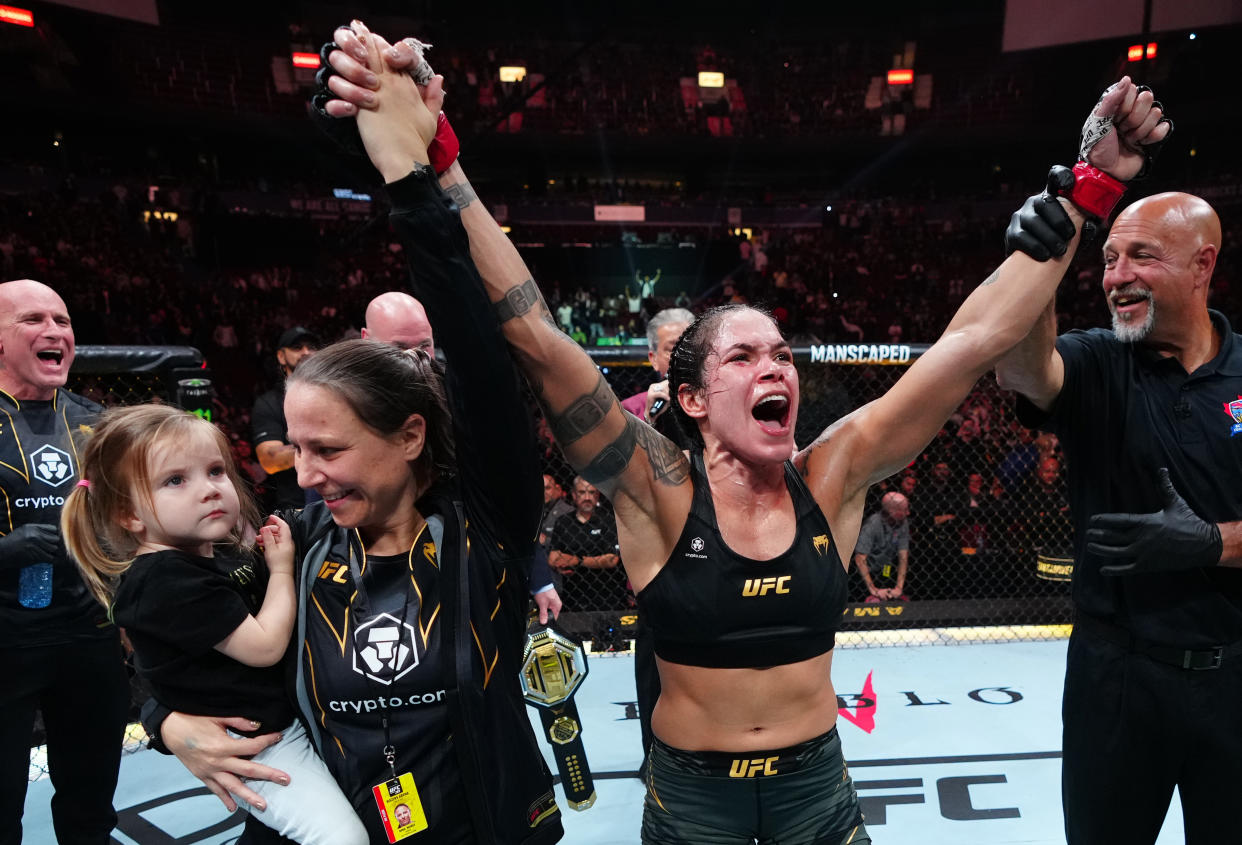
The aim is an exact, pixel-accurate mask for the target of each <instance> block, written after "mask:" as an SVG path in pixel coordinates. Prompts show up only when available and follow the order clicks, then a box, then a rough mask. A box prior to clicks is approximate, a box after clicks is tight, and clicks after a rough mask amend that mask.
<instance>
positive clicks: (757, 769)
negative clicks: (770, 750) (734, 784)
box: [729, 757, 780, 778]
mask: <svg viewBox="0 0 1242 845" xmlns="http://www.w3.org/2000/svg"><path fill="white" fill-rule="evenodd" d="M779 759H780V758H779V757H757V758H755V759H754V760H746V759H737V760H734V761H733V764H732V765H730V766H729V777H731V778H753V777H757V776H759V775H774V774H777V771H776V766H775V765H774V764H775V763H776V761H777V760H779Z"/></svg>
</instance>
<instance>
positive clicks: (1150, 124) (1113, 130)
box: [996, 76, 1173, 411]
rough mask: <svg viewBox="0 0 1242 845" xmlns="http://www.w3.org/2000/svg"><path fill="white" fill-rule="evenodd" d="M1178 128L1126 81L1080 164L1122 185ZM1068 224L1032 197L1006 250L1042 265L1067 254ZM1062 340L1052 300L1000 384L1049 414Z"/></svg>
mask: <svg viewBox="0 0 1242 845" xmlns="http://www.w3.org/2000/svg"><path fill="white" fill-rule="evenodd" d="M1172 128H1173V124H1172V123H1171V122H1170V121H1169V120H1168V118H1166V117H1165V116H1164V108H1163V107H1162V106H1161V105H1160V104H1159V103H1158V102H1156V100H1155V98H1154V96H1153V94H1152V93H1151V91H1149V90H1146V89H1144V88H1140V87H1138V86H1135V85H1134V84H1133V83H1131V82H1130V78H1129V77H1128V76H1127V77H1122V79H1121V80H1120V81H1119V82H1118V83H1117V84H1116V85H1113V86H1111V87H1110V88H1109V89H1108V90H1107V91H1105V92H1104V94H1103V95H1102V96H1101V97H1100V101H1099V102H1098V103H1097V104H1096V106H1095V108H1094V109H1092V110H1091V114H1089V115H1088V116H1087V120H1086V122H1085V123H1084V124H1083V127H1082V134H1081V136H1080V141H1079V149H1078V155H1079V159H1080V161H1081V162H1085V163H1086V164H1089V165H1091V166H1092V167H1096V168H1098V169H1100V170H1102V171H1104V172H1105V173H1108V174H1111V175H1113V176H1116V177H1117V178H1118V179H1120V180H1123V181H1125V180H1129V179H1133V178H1135V177H1137V176H1138V175H1140V174H1142V173H1144V172H1145V171H1146V170H1147V168H1148V166H1149V164H1150V162H1151V160H1152V159H1153V158H1154V157H1155V154H1156V153H1157V152H1158V151H1159V149H1160V146H1161V145H1163V144H1164V142H1165V140H1167V139H1168V136H1169V133H1170V132H1171V131H1172ZM1102 217H1103V218H1106V217H1107V214H1105V215H1102ZM1067 222H1068V221H1067V219H1066V217H1065V214H1064V212H1063V211H1062V209H1061V208H1060V207H1059V205H1056V204H1051V203H1041V202H1036V201H1035V198H1032V200H1031V201H1028V202H1027V204H1026V205H1024V206H1023V207H1022V208H1021V209H1019V210H1018V211H1017V212H1015V213H1014V215H1013V218H1012V220H1010V223H1009V228H1008V230H1007V231H1006V232H1005V248H1006V251H1007V252H1011V253H1012V252H1015V251H1021V252H1024V253H1026V254H1027V255H1029V256H1031V257H1032V258H1035V259H1037V260H1039V261H1046V260H1047V259H1048V258H1049V257H1051V256H1052V255H1061V254H1064V252H1065V250H1066V248H1067V247H1068V243H1067V242H1066V239H1065V238H1064V236H1063V232H1064V226H1065V224H1066V223H1067ZM1106 222H1107V220H1106V219H1101V220H1098V221H1096V223H1097V224H1103V223H1106ZM1056 336H1057V322H1056V310H1055V308H1054V302H1052V301H1050V302H1049V303H1048V304H1047V306H1046V308H1045V311H1044V313H1043V314H1042V315H1040V318H1039V320H1037V321H1036V323H1035V326H1034V327H1033V328H1032V329H1031V331H1030V333H1029V334H1028V335H1027V336H1026V337H1025V338H1023V340H1022V342H1021V343H1019V344H1018V345H1017V346H1016V347H1015V348H1014V349H1012V350H1011V351H1010V352H1009V353H1008V354H1006V355H1005V357H1004V358H1002V359H1001V360H1000V361H998V362H997V364H996V380H997V381H998V382H999V383H1000V385H1001V387H1003V388H1005V389H1006V390H1012V391H1014V392H1016V393H1020V394H1022V395H1023V396H1025V397H1026V398H1027V399H1029V400H1030V401H1031V403H1032V404H1034V405H1035V406H1036V407H1037V408H1039V409H1041V410H1044V411H1047V410H1048V409H1049V408H1051V407H1052V403H1053V402H1054V401H1056V398H1057V396H1058V395H1059V394H1060V393H1061V386H1062V384H1063V383H1064V379H1065V365H1064V362H1063V361H1062V360H1061V354H1060V353H1059V352H1057V350H1056Z"/></svg>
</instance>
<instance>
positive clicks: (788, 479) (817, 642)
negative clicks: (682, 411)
mask: <svg viewBox="0 0 1242 845" xmlns="http://www.w3.org/2000/svg"><path fill="white" fill-rule="evenodd" d="M690 468H691V473H690V478H691V481H692V483H693V484H694V500H693V504H692V505H691V507H690V516H689V517H688V518H687V519H686V526H685V528H683V529H682V532H681V537H680V538H679V539H678V540H677V545H676V546H675V547H674V548H673V553H672V555H670V557H669V559H668V562H667V563H665V564H664V566H663V568H661V569H660V571H659V572H658V573H656V576H655V578H653V579H652V580H651V582H650V583H648V584H647V586H646V587H644V588H643V590H642V592H640V593H639V594H638V608H639V613H640V614H641V616H642V618H643V619H644V620H645V622H646V624H647V626H648V627H649V628H650V629H651V632H652V638H653V641H654V644H655V652H656V654H657V655H658V656H659V657H661V658H662V659H664V660H667V661H669V662H671V663H682V664H686V665H689V666H709V667H717V668H756V667H761V666H778V665H784V664H787V663H797V662H798V661H801V660H807V659H809V658H811V657H815V656H817V655H820V654H823V653H825V652H827V651H830V650H831V649H832V647H833V646H834V645H835V644H836V630H837V627H838V625H839V623H840V621H841V616H842V614H843V613H844V612H845V599H846V572H845V568H844V567H843V566H842V564H841V558H840V556H839V555H838V554H837V550H836V549H835V548H834V547H833V543H832V532H831V531H830V530H829V528H828V520H827V519H826V518H825V517H824V514H823V512H822V511H821V510H820V509H819V505H817V504H816V503H815V500H814V498H812V496H811V493H810V491H809V490H807V488H806V485H805V484H804V483H803V482H802V479H801V478H800V477H799V475H798V472H797V470H795V469H794V467H793V464H791V463H790V462H788V461H786V462H785V485H786V487H788V489H789V494H790V496H792V497H793V502H794V512H795V514H796V520H797V531H796V533H795V534H794V541H793V544H792V545H791V546H790V547H789V548H788V549H786V550H785V551H784V552H783V553H782V554H780V555H778V556H777V557H775V558H772V559H771V560H751V559H750V558H747V557H743V556H742V555H739V554H737V553H736V552H734V551H733V550H732V549H730V548H729V547H728V546H727V545H725V542H724V540H723V538H722V537H721V536H720V529H719V528H718V526H717V523H716V509H715V507H714V506H713V504H712V497H711V488H710V486H709V485H708V482H707V476H706V474H705V472H704V470H703V455H702V452H701V451H698V450H696V451H693V452H691V454H690Z"/></svg>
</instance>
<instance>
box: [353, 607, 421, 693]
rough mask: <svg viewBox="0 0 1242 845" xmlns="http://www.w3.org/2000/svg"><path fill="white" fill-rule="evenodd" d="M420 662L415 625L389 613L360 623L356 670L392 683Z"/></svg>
mask: <svg viewBox="0 0 1242 845" xmlns="http://www.w3.org/2000/svg"><path fill="white" fill-rule="evenodd" d="M417 665H418V646H417V641H416V640H415V639H414V626H413V625H410V624H408V623H405V622H402V621H401V620H400V619H397V618H396V617H395V616H392V615H391V614H388V613H381V614H380V615H379V616H376V617H375V618H374V619H371V620H369V621H367V622H365V623H364V624H362V625H359V626H358V630H357V632H356V633H355V634H354V666H353V668H354V671H355V672H357V673H358V674H359V675H364V676H366V677H368V678H370V679H371V680H373V681H376V682H378V683H381V684H391V683H392V682H393V681H396V680H398V679H399V678H401V677H403V676H404V675H405V674H406V673H407V672H409V671H410V670H411V669H413V668H414V667H415V666H417Z"/></svg>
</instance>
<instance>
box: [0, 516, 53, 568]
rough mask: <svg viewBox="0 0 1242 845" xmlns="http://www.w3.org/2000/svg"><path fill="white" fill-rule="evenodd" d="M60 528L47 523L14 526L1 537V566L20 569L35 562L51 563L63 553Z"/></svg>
mask: <svg viewBox="0 0 1242 845" xmlns="http://www.w3.org/2000/svg"><path fill="white" fill-rule="evenodd" d="M61 548H62V546H61V544H60V529H58V528H57V527H56V526H55V525H47V524H46V523H32V524H30V525H23V526H21V527H20V528H14V529H13V530H12V531H10V532H9V533H8V534H6V535H4V536H3V537H0V566H2V567H4V568H5V569H10V568H12V569H19V568H21V567H24V566H30V565H31V564H35V563H51V562H52V561H54V560H56V559H57V558H58V557H61V556H62V555H63V552H62V551H61Z"/></svg>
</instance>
